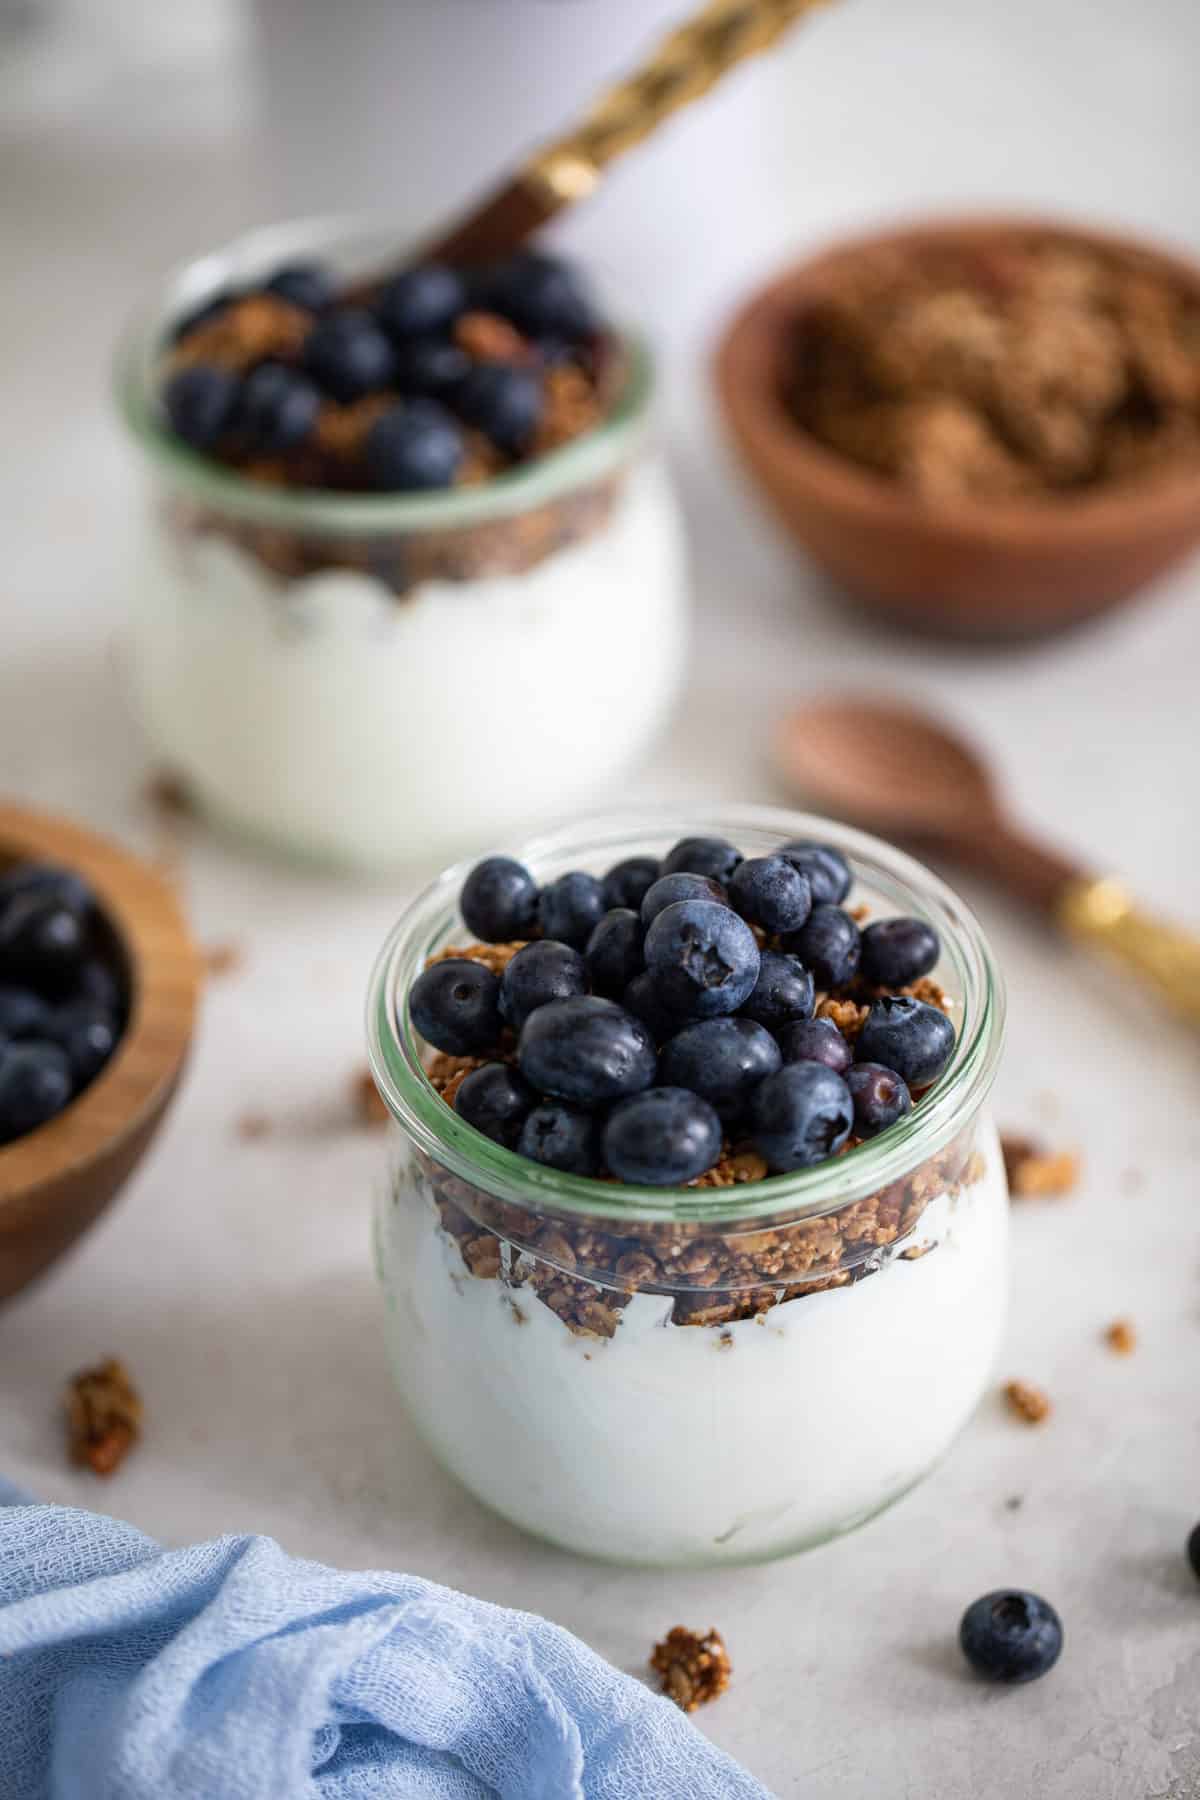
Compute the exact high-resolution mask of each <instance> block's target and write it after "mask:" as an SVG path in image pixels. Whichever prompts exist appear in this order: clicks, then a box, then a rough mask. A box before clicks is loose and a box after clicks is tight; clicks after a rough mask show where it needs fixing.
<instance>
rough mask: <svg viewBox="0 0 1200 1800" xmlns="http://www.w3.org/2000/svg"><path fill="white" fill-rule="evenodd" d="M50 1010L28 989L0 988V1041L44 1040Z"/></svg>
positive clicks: (48, 1023) (47, 1030) (46, 1034)
mask: <svg viewBox="0 0 1200 1800" xmlns="http://www.w3.org/2000/svg"><path fill="white" fill-rule="evenodd" d="M50 1018H51V1010H50V1007H49V1006H48V1005H47V1003H46V1002H45V1001H44V1000H43V999H42V997H41V995H40V994H35V993H34V992H33V991H32V989H30V988H23V987H0V1039H3V1038H45V1037H48V1036H49V1035H50V1033H49V1026H50Z"/></svg>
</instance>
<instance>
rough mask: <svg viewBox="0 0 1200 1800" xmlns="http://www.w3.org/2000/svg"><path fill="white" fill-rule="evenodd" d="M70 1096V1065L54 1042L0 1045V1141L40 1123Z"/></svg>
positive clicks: (57, 1110)
mask: <svg viewBox="0 0 1200 1800" xmlns="http://www.w3.org/2000/svg"><path fill="white" fill-rule="evenodd" d="M70 1098H71V1066H70V1064H69V1063H68V1061H67V1059H66V1057H65V1056H64V1054H63V1052H62V1051H61V1050H60V1049H58V1047H57V1045H55V1044H40V1043H38V1044H8V1045H5V1046H0V1144H7V1143H10V1142H11V1140H12V1139H13V1138H18V1137H22V1136H23V1135H24V1134H25V1132H27V1131H33V1130H34V1129H35V1128H36V1127H37V1126H38V1125H44V1124H45V1122H46V1120H47V1119H52V1118H53V1117H54V1115H55V1113H59V1112H61V1111H62V1109H63V1107H64V1106H66V1104H67V1102H68V1101H69V1100H70Z"/></svg>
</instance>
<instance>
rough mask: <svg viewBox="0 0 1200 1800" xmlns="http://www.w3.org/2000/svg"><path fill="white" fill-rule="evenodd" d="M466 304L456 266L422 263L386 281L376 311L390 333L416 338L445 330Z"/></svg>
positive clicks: (461, 279) (464, 284) (464, 292)
mask: <svg viewBox="0 0 1200 1800" xmlns="http://www.w3.org/2000/svg"><path fill="white" fill-rule="evenodd" d="M466 304H467V288H466V283H465V282H464V281H463V278H462V276H461V275H460V274H459V273H458V270H457V269H448V268H446V266H445V265H444V264H443V263H423V264H422V265H421V266H420V267H419V268H416V269H405V270H404V271H403V273H402V274H400V275H394V276H393V277H392V279H391V280H390V281H388V282H386V283H385V285H384V287H383V288H382V290H381V291H380V295H379V301H378V311H379V317H380V319H381V320H382V322H383V324H384V326H385V327H386V328H387V330H388V331H390V332H391V334H392V336H393V337H397V338H416V337H427V336H429V335H430V333H432V332H437V331H446V330H448V329H449V327H450V326H451V325H452V324H453V323H454V321H455V319H457V317H458V315H459V313H461V312H463V311H464V310H465V308H466Z"/></svg>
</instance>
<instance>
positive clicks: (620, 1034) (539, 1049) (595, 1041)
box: [517, 995, 658, 1106]
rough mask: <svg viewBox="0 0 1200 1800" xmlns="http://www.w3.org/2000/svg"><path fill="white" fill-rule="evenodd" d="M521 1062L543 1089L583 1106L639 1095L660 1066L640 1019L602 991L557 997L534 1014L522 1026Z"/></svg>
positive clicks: (528, 1074)
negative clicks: (601, 995)
mask: <svg viewBox="0 0 1200 1800" xmlns="http://www.w3.org/2000/svg"><path fill="white" fill-rule="evenodd" d="M517 1060H518V1061H519V1063H520V1065H521V1073H522V1074H523V1075H524V1076H525V1078H526V1080H528V1081H531V1082H532V1083H533V1085H534V1087H535V1088H537V1089H538V1091H539V1093H542V1094H552V1095H553V1096H554V1097H555V1099H557V1100H574V1101H576V1102H577V1103H578V1104H579V1105H581V1106H601V1105H603V1104H604V1103H605V1102H607V1101H609V1100H621V1099H623V1098H624V1097H625V1096H626V1095H627V1094H637V1093H640V1092H641V1090H642V1089H643V1088H648V1087H649V1086H650V1084H651V1083H652V1082H653V1080H654V1077H655V1073H656V1071H657V1068H658V1056H657V1054H656V1052H655V1049H654V1044H653V1042H652V1040H651V1037H650V1033H649V1032H648V1031H647V1030H646V1027H645V1026H644V1025H643V1024H642V1022H641V1020H640V1019H635V1018H634V1016H633V1014H632V1013H627V1012H626V1011H625V1009H624V1007H621V1006H618V1005H617V1004H616V1002H615V1001H612V1000H602V999H600V998H599V996H597V995H588V996H586V997H584V998H582V999H577V1000H554V1001H552V1002H551V1004H550V1005H549V1006H542V1007H539V1008H538V1010H537V1012H535V1013H531V1014H530V1016H529V1018H528V1019H527V1020H526V1021H525V1024H524V1025H523V1026H522V1028H521V1036H520V1039H519V1042H518V1045H517Z"/></svg>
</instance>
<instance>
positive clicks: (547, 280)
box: [487, 251, 596, 342]
mask: <svg viewBox="0 0 1200 1800" xmlns="http://www.w3.org/2000/svg"><path fill="white" fill-rule="evenodd" d="M487 299H488V304H489V305H490V306H492V307H493V308H494V309H495V311H496V312H499V313H503V314H504V316H505V318H508V319H511V320H512V321H513V324H514V325H518V326H520V328H521V330H522V331H524V332H526V333H528V335H529V336H530V337H551V338H566V339H568V340H570V341H571V342H576V341H578V339H580V338H583V337H588V336H590V335H591V334H592V332H594V331H595V329H596V314H595V310H594V308H593V306H592V302H591V299H590V297H589V295H588V293H587V290H586V288H585V287H584V285H583V283H582V281H581V279H580V277H579V275H578V274H577V273H576V272H575V270H574V269H573V268H571V267H570V265H569V264H567V263H565V262H561V261H559V259H558V258H557V257H553V256H544V255H542V254H540V253H539V252H537V251H526V252H525V253H524V254H522V255H520V256H515V257H513V259H512V260H511V262H507V263H504V264H502V265H501V266H500V267H499V268H498V269H496V270H494V271H493V272H492V275H491V277H490V279H489V282H488V289H487Z"/></svg>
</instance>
